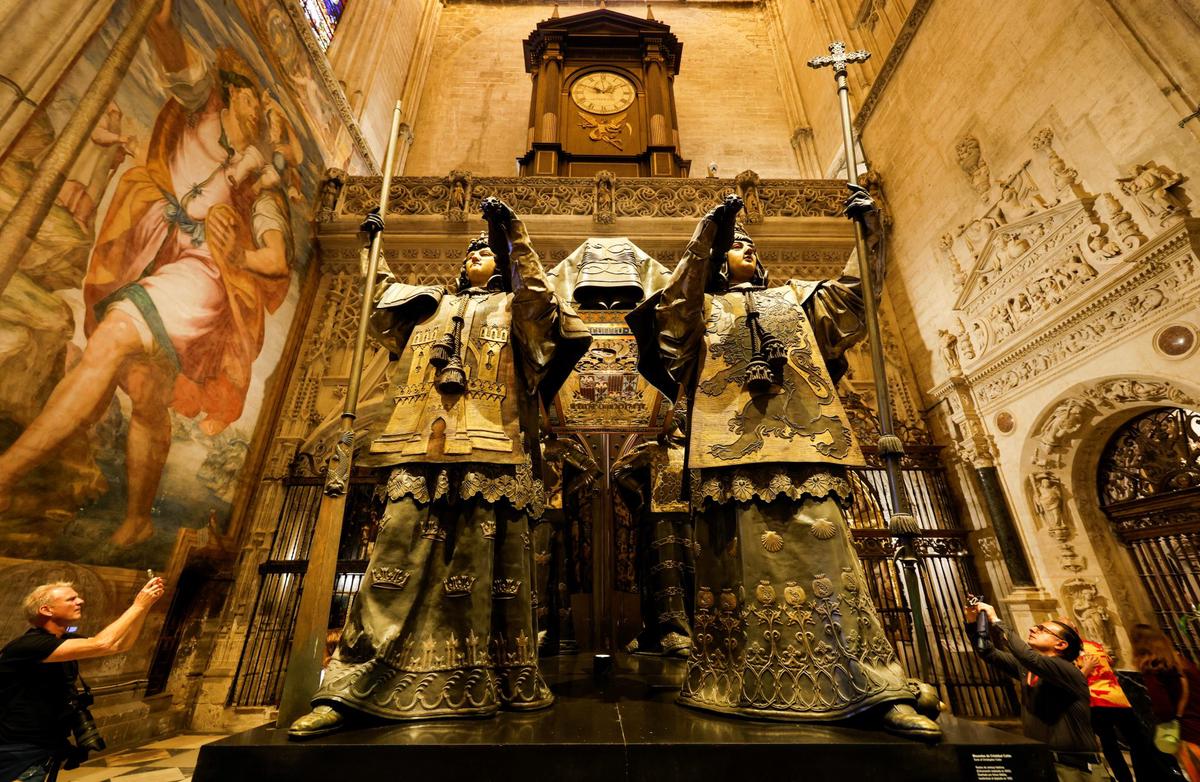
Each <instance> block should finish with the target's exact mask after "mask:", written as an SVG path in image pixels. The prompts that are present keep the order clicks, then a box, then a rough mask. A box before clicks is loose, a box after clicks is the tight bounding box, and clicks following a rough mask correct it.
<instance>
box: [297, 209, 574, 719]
mask: <svg viewBox="0 0 1200 782" xmlns="http://www.w3.org/2000/svg"><path fill="white" fill-rule="evenodd" d="M482 211H483V217H484V219H485V220H486V221H487V225H488V232H487V237H486V239H485V238H483V237H481V238H480V239H477V240H475V241H473V242H472V243H471V244H470V245H469V247H468V248H467V253H466V257H465V258H464V260H463V264H462V269H461V272H460V274H459V277H458V279H457V281H456V283H455V284H454V286H453V287H452V288H449V289H447V288H442V287H435V286H413V285H404V284H401V283H398V282H395V281H394V280H388V281H386V283H385V284H384V285H382V286H381V287H380V292H379V294H378V296H377V298H376V301H375V312H374V314H373V316H372V322H371V325H372V329H373V332H374V335H375V337H376V338H377V339H378V340H379V341H380V342H382V343H383V344H384V345H385V346H386V347H387V348H388V349H389V350H390V351H391V354H392V356H393V357H394V362H393V365H392V367H391V374H390V378H391V384H392V387H391V389H390V391H391V394H390V396H391V398H392V399H394V400H395V409H394V410H393V412H392V415H391V417H390V419H389V421H388V423H387V425H386V427H385V428H384V430H383V431H382V432H381V433H379V434H378V435H377V436H376V437H375V438H374V440H373V441H372V443H371V446H370V453H369V455H368V456H367V457H366V458H365V459H364V460H363V463H364V464H366V465H370V466H375V467H379V468H387V469H390V470H391V474H390V476H389V479H388V482H387V497H388V505H387V509H386V511H385V514H384V518H383V520H382V522H381V525H380V532H379V536H378V538H377V541H376V546H375V550H374V552H373V554H372V557H371V561H370V563H369V565H368V566H367V572H366V575H365V576H364V578H363V581H362V587H361V589H360V591H359V592H358V595H357V596H356V598H355V600H354V603H353V605H352V606H351V609H350V612H349V616H348V617H347V620H346V626H345V629H344V631H343V633H342V636H341V641H340V642H339V644H338V647H337V650H336V652H335V653H334V655H333V659H332V660H331V661H330V663H329V665H328V667H327V668H326V671H325V676H324V680H323V683H322V685H321V687H320V689H319V690H318V691H317V693H316V695H315V696H314V697H313V700H312V703H313V706H314V708H313V711H312V712H310V713H309V714H307V715H305V716H303V717H301V718H300V719H298V720H297V721H296V722H294V723H293V724H292V726H291V728H290V729H289V733H290V735H291V736H292V737H294V738H307V737H312V736H318V735H322V734H325V733H329V732H332V731H334V730H337V729H339V728H341V727H343V726H344V725H345V724H346V722H347V720H348V719H349V718H350V717H351V716H355V715H357V716H362V715H370V716H373V717H376V718H382V719H386V720H418V719H429V718H440V717H478V716H487V715H490V714H494V713H496V712H497V711H498V710H500V709H502V708H504V709H514V710H528V709H538V708H543V707H546V706H549V705H550V704H551V702H552V700H553V696H552V695H551V693H550V690H549V688H548V687H547V686H546V683H545V681H544V680H543V678H542V676H541V674H540V673H539V671H538V664H537V644H536V635H535V631H534V627H533V618H532V609H531V599H530V595H531V587H532V576H531V570H530V563H531V551H530V537H529V521H530V518H531V517H532V518H537V517H538V516H540V514H541V507H542V503H543V501H544V498H543V496H542V485H541V481H540V479H535V477H534V476H537V475H540V474H541V473H540V467H539V465H538V464H537V460H538V459H540V452H539V448H538V434H539V430H540V422H539V420H538V409H539V404H538V395H539V394H540V395H541V396H542V398H543V399H547V400H548V399H552V398H553V396H554V394H555V393H556V392H557V390H558V388H559V386H560V385H561V384H562V382H563V380H564V379H565V378H566V376H567V374H568V373H569V372H570V370H571V368H572V367H574V366H575V363H576V361H578V359H579V357H580V356H582V355H583V353H584V352H585V351H586V350H587V348H588V345H589V344H590V342H591V335H590V334H589V333H588V330H587V328H586V326H584V324H583V322H582V321H581V320H580V319H579V318H578V316H577V315H576V314H575V313H574V312H573V311H572V310H571V309H570V308H569V307H568V306H566V305H565V304H564V303H563V302H561V301H559V300H558V298H557V297H556V296H555V295H554V294H553V292H552V291H551V290H550V289H549V287H548V286H547V284H546V279H545V275H544V273H543V270H542V266H541V263H540V262H539V261H538V256H537V253H536V252H534V250H533V247H532V245H531V244H530V240H529V236H528V234H527V233H526V231H525V227H524V225H523V224H522V222H521V220H520V219H519V218H518V217H517V216H516V215H515V214H514V213H513V211H512V210H511V209H510V208H509V207H508V206H506V205H505V204H504V203H502V202H501V201H499V200H497V199H494V198H488V199H485V200H484V202H483V204H482Z"/></svg>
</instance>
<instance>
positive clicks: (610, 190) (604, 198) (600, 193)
mask: <svg viewBox="0 0 1200 782" xmlns="http://www.w3.org/2000/svg"><path fill="white" fill-rule="evenodd" d="M594 181H595V186H594V187H595V196H594V197H595V204H594V206H593V214H592V219H594V220H595V221H596V222H597V223H604V224H611V223H613V222H615V221H616V219H617V216H616V211H615V208H616V207H615V206H614V204H615V203H616V195H615V192H614V191H615V190H616V186H617V175H616V174H614V173H613V172H611V171H600V172H598V173H597V174H596V177H595V180H594Z"/></svg>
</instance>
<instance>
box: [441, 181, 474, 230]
mask: <svg viewBox="0 0 1200 782" xmlns="http://www.w3.org/2000/svg"><path fill="white" fill-rule="evenodd" d="M471 182H472V177H471V172H470V171H463V170H460V169H455V170H454V171H451V172H450V201H449V206H448V208H447V210H446V219H447V220H449V221H450V222H453V223H461V222H465V221H466V219H467V217H468V215H467V203H468V202H469V201H470V200H471Z"/></svg>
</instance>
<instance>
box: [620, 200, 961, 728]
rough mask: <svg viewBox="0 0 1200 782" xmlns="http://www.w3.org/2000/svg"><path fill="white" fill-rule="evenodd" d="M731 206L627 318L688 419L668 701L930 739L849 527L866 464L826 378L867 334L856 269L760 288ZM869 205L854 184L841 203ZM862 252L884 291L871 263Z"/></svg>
mask: <svg viewBox="0 0 1200 782" xmlns="http://www.w3.org/2000/svg"><path fill="white" fill-rule="evenodd" d="M741 207H742V202H741V199H740V198H738V197H737V196H728V197H726V199H725V201H724V202H723V203H722V204H720V205H719V206H717V207H716V208H715V209H713V210H712V211H711V212H709V214H708V215H707V216H706V217H705V218H704V219H703V220H702V221H701V222H700V224H699V225H698V226H697V228H696V231H695V233H694V234H693V236H692V239H691V242H690V243H689V244H688V246H687V248H686V249H685V251H684V252H683V255H682V258H681V260H680V261H679V264H678V265H677V266H676V268H675V270H674V272H673V273H672V275H671V278H670V280H669V282H668V283H667V285H666V287H665V288H663V289H662V290H661V291H658V292H657V293H655V294H654V295H652V296H651V297H650V298H648V299H647V300H646V301H645V302H643V303H642V304H640V305H639V306H638V307H637V308H636V309H634V311H633V312H632V313H630V315H629V316H628V317H627V318H626V321H627V322H628V323H629V325H630V327H631V329H632V330H633V332H634V334H635V336H636V337H637V340H638V354H639V360H638V370H639V371H640V372H641V373H642V374H643V376H645V378H646V379H647V380H648V381H649V382H650V383H652V384H653V385H655V386H656V387H657V388H658V389H659V390H660V391H661V392H662V393H663V395H664V396H666V397H667V398H668V399H677V398H679V397H680V394H681V393H682V394H683V397H684V398H685V399H686V401H687V403H688V411H689V417H690V425H689V432H688V450H687V462H686V465H685V466H686V469H687V470H688V471H689V482H690V496H691V507H692V512H693V519H694V524H695V535H696V542H697V543H698V545H699V553H698V554H697V559H696V608H695V621H694V627H693V646H692V653H691V655H690V657H689V658H688V664H687V672H686V674H685V677H684V684H683V689H682V693H681V695H680V702H681V703H683V704H686V705H688V706H692V707H695V708H700V709H705V710H709V711H715V712H719V713H724V714H733V715H739V716H745V717H760V718H761V717H767V718H771V719H778V720H797V721H825V720H841V719H847V718H857V719H861V720H864V721H867V722H868V724H875V725H878V726H880V727H883V728H885V729H887V730H891V731H894V732H896V733H899V734H902V735H905V736H910V737H921V738H933V737H938V736H940V734H941V731H940V729H939V728H938V726H937V724H936V723H935V722H933V721H932V720H930V719H929V718H928V717H927V716H924V715H923V714H919V713H917V711H916V710H914V708H913V706H914V703H917V702H918V700H917V694H916V693H915V692H914V691H913V689H910V683H909V682H908V680H907V679H906V677H905V675H904V672H903V669H901V668H900V666H899V664H898V661H897V659H896V655H895V652H894V651H893V650H892V648H891V645H890V644H889V642H888V640H887V636H886V634H885V633H884V630H883V627H882V624H881V623H880V620H879V614H878V612H877V610H876V608H875V606H874V605H873V603H872V602H871V597H870V593H869V590H868V589H867V586H866V582H865V581H864V579H863V574H862V566H861V564H860V563H859V561H858V557H857V555H856V554H855V550H854V547H853V544H852V543H851V539H850V530H849V527H848V524H847V512H848V507H849V505H848V503H849V502H850V501H851V489H850V483H849V480H848V474H847V468H848V467H849V466H852V465H861V464H863V463H864V462H863V459H862V454H861V452H860V450H859V448H858V443H857V441H856V439H855V437H854V435H853V433H852V430H851V427H850V425H849V423H848V418H847V414H846V411H845V410H844V409H843V407H842V404H841V401H840V400H839V398H838V395H837V393H836V390H835V385H834V383H835V378H839V377H840V376H842V375H843V373H844V372H845V369H846V359H845V358H844V356H843V353H844V351H845V350H846V349H847V348H848V347H849V346H850V345H851V344H853V343H854V342H855V341H856V340H857V339H859V338H860V337H861V336H862V333H863V320H862V317H863V307H864V303H863V300H862V297H861V294H860V283H859V280H858V277H859V274H860V272H859V269H858V268H857V265H856V266H854V267H851V268H847V269H846V270H845V271H844V272H843V274H842V276H841V277H840V278H839V279H837V280H825V281H820V282H817V281H800V280H791V281H789V282H788V283H787V284H785V285H783V286H780V287H773V288H769V287H767V270H766V269H765V268H764V267H763V265H762V264H761V263H760V261H759V258H758V254H757V251H756V249H755V246H754V241H753V239H751V237H750V236H749V235H748V234H747V233H746V232H745V231H744V230H743V229H742V227H741V226H740V225H738V224H737V223H736V222H735V217H736V215H737V213H738V212H739V211H740V210H741ZM872 207H873V205H872V202H871V200H870V198H869V196H868V195H867V193H866V191H865V190H862V189H859V188H856V189H855V193H854V194H853V195H852V197H851V200H850V201H848V203H847V209H871V208H872ZM864 261H866V262H867V265H868V269H867V272H868V273H871V274H873V279H876V280H877V281H878V283H879V285H878V286H877V287H876V290H879V289H880V287H881V286H882V269H879V268H871V267H870V264H869V259H864ZM823 680H832V681H837V682H840V683H841V685H840V686H838V687H824V686H821V685H820V684H819V682H821V681H823ZM934 700H936V698H934ZM920 703H921V704H922V705H928V702H927V701H926V700H925V698H922V699H921V701H920Z"/></svg>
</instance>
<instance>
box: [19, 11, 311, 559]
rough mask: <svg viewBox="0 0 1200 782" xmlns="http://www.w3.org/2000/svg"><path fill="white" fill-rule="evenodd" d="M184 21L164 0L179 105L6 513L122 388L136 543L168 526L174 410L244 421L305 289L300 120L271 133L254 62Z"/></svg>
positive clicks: (162, 52) (156, 30)
mask: <svg viewBox="0 0 1200 782" xmlns="http://www.w3.org/2000/svg"><path fill="white" fill-rule="evenodd" d="M171 14H172V3H171V0H165V2H164V3H163V6H162V8H161V10H160V12H159V13H158V14H157V15H156V17H155V18H154V19H153V20H152V22H151V25H150V27H149V30H148V38H149V41H150V44H151V46H150V48H151V50H152V51H153V52H154V54H155V56H156V57H157V60H158V62H159V64H160V66H161V67H162V69H163V78H164V82H165V83H166V84H167V85H168V87H167V89H168V92H169V93H170V98H171V99H170V100H169V101H168V102H167V104H166V105H165V106H164V107H163V108H162V110H161V111H160V112H159V115H158V119H157V121H156V122H155V125H154V130H153V133H152V135H151V137H150V143H149V151H148V153H147V156H146V162H145V165H142V166H137V167H135V168H132V169H130V170H128V171H127V172H126V173H125V174H124V175H123V176H122V177H121V180H120V182H119V183H118V185H117V189H116V192H115V193H114V195H113V198H112V203H111V204H110V206H109V208H108V211H107V212H106V213H105V216H104V221H103V224H102V226H101V228H100V231H99V234H98V236H97V239H96V244H95V247H94V249H93V252H92V257H91V262H90V264H89V267H88V272H87V277H86V278H85V280H84V301H85V304H86V307H87V321H86V324H85V330H86V332H87V335H88V342H87V346H86V347H85V348H84V351H83V356H82V358H81V360H80V361H79V363H78V364H77V365H76V366H74V367H73V368H72V369H71V370H70V371H69V372H67V374H66V375H65V376H64V377H63V379H62V381H61V382H60V383H59V384H58V387H57V388H56V389H55V390H54V392H53V393H52V394H51V396H50V398H49V400H48V401H47V403H46V406H45V408H44V409H43V410H42V412H41V414H40V415H39V416H38V417H37V418H36V419H35V420H34V421H33V422H32V423H31V424H30V425H29V427H28V428H27V429H26V430H25V431H24V433H22V435H21V436H20V438H18V439H17V441H16V442H15V443H14V444H13V445H12V447H11V448H9V450H8V451H7V452H5V453H4V454H3V455H2V456H0V511H3V510H4V508H5V507H7V506H8V505H9V503H10V502H11V489H12V487H13V486H14V485H15V484H16V482H17V481H19V480H20V479H21V477H22V476H24V475H25V474H27V473H28V472H29V471H30V470H32V469H33V468H34V467H36V466H37V465H38V464H39V463H41V462H43V461H44V460H45V459H47V458H48V457H49V456H50V455H51V454H52V453H53V452H54V451H55V449H56V448H57V447H58V446H59V445H61V444H62V443H63V442H64V441H66V440H67V439H68V438H70V437H73V436H75V434H76V433H77V432H78V431H80V430H81V429H84V428H86V427H87V426H89V425H91V424H92V423H93V422H94V421H95V420H96V419H97V417H98V416H100V415H101V414H102V413H103V412H104V411H105V410H106V409H107V408H108V405H109V402H110V401H111V399H112V396H113V393H114V391H115V390H116V389H117V388H120V389H122V390H123V391H124V392H125V393H126V394H128V396H129V399H130V401H131V403H132V413H131V418H130V422H129V438H128V445H127V454H126V469H127V474H128V485H127V489H128V506H127V508H126V514H125V520H124V522H123V523H122V524H121V526H120V527H118V529H117V530H116V532H115V533H114V534H113V542H114V543H117V544H118V545H123V546H128V545H133V544H136V543H140V542H142V541H144V540H146V539H148V538H149V537H150V536H151V535H152V534H153V532H154V527H153V523H152V520H151V516H150V512H151V506H152V504H153V502H154V497H155V494H156V492H157V490H158V484H159V480H160V479H161V476H162V470H163V466H164V464H165V463H166V459H167V454H168V450H169V449H170V446H171V417H170V412H169V410H170V409H174V410H175V411H176V412H178V413H179V414H181V415H183V416H186V417H189V418H196V417H201V416H203V417H202V419H201V420H200V424H199V426H200V429H201V430H202V431H203V432H204V433H206V434H209V435H213V434H216V433H218V432H221V431H222V430H223V429H225V428H226V427H227V426H228V425H229V424H230V423H232V422H233V421H235V420H237V418H238V417H239V416H240V415H241V414H242V407H243V405H244V403H245V398H246V390H247V387H248V386H249V382H250V370H251V366H252V364H253V363H254V360H255V359H256V358H257V357H258V354H259V351H260V350H261V349H262V344H263V335H264V323H265V318H266V315H267V313H269V312H274V311H275V310H276V309H277V308H278V307H279V306H280V305H281V304H282V303H283V301H284V297H285V296H286V295H287V290H288V284H289V279H290V267H289V262H290V259H291V255H292V247H291V241H292V239H291V228H290V217H289V212H288V209H289V206H288V199H287V195H286V181H287V180H286V179H285V177H286V176H287V175H288V173H289V172H288V166H289V165H295V164H296V163H298V162H299V160H298V156H297V150H298V149H299V145H298V144H297V143H296V141H295V138H294V136H292V135H291V132H290V130H289V129H287V128H286V126H285V123H281V122H279V121H276V122H274V123H264V117H263V114H264V108H263V97H262V96H261V95H260V85H259V84H258V80H257V77H256V76H255V73H254V71H253V70H252V69H251V68H250V67H249V65H248V64H247V63H246V62H245V61H244V60H243V59H242V58H241V57H240V56H239V55H238V54H237V53H236V52H234V51H232V50H230V49H221V50H219V51H218V52H217V55H216V58H215V61H213V62H209V61H206V60H205V59H204V58H202V57H201V56H200V55H199V54H198V53H197V52H196V51H195V50H194V49H192V48H191V47H190V46H189V45H188V44H186V43H185V42H184V39H183V36H182V35H181V34H180V32H179V30H178V28H177V27H176V26H175V24H174V23H173V21H172V17H171ZM280 119H281V118H280ZM291 173H293V174H294V172H291Z"/></svg>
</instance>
